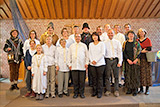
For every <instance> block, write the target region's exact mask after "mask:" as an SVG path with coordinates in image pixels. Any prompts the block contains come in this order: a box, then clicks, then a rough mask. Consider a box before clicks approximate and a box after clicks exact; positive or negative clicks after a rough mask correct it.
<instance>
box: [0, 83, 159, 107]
mask: <svg viewBox="0 0 160 107" xmlns="http://www.w3.org/2000/svg"><path fill="white" fill-rule="evenodd" d="M24 86H25V83H24V82H22V83H20V84H19V87H20V88H22V87H24ZM9 87H10V84H9V83H0V107H4V106H5V107H20V106H21V107H24V106H30V107H31V106H43V107H44V106H54V107H57V106H67V107H69V106H84V107H86V106H94V107H95V106H107V107H110V106H113V107H128V106H129V107H160V87H151V88H150V95H148V96H147V95H144V94H142V95H138V96H136V97H133V96H131V95H125V93H122V94H120V97H117V98H116V97H114V96H113V95H111V96H109V97H106V96H103V97H102V98H101V99H97V98H96V97H95V98H94V97H91V96H90V94H89V93H88V92H87V91H86V93H85V95H86V98H85V99H81V98H77V99H73V98H72V96H73V94H72V93H71V95H70V97H66V96H65V97H63V98H58V97H56V98H55V99H53V98H48V99H44V100H43V101H36V100H35V99H34V98H22V95H20V91H13V92H10V91H8V89H9ZM86 89H87V88H86Z"/></svg>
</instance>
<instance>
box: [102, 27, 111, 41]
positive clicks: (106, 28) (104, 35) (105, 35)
mask: <svg viewBox="0 0 160 107" xmlns="http://www.w3.org/2000/svg"><path fill="white" fill-rule="evenodd" d="M109 29H111V26H110V24H106V25H104V30H105V31H104V33H103V34H102V37H103V41H105V40H107V39H108V35H107V32H108V30H109Z"/></svg>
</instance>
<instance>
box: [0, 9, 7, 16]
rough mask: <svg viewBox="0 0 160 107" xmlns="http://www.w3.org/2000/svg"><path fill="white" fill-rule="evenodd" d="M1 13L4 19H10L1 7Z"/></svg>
mask: <svg viewBox="0 0 160 107" xmlns="http://www.w3.org/2000/svg"><path fill="white" fill-rule="evenodd" d="M0 13H1V16H2V17H3V19H8V15H7V14H6V12H5V10H4V9H3V8H2V7H0Z"/></svg>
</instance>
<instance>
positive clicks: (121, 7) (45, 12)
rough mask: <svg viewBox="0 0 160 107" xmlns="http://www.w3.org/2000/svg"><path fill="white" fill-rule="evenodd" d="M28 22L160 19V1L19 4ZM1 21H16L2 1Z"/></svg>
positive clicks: (35, 0)
mask: <svg viewBox="0 0 160 107" xmlns="http://www.w3.org/2000/svg"><path fill="white" fill-rule="evenodd" d="M16 2H17V4H18V8H19V10H20V13H21V14H22V17H23V18H24V19H117V18H159V17H160V0H16ZM0 19H12V15H11V9H10V6H9V0H0Z"/></svg>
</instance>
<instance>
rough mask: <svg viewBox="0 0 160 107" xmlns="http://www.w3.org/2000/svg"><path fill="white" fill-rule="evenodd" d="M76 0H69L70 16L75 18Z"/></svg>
mask: <svg viewBox="0 0 160 107" xmlns="http://www.w3.org/2000/svg"><path fill="white" fill-rule="evenodd" d="M75 8H76V6H75V0H69V13H70V18H71V19H74V18H75V10H76V9H75Z"/></svg>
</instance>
